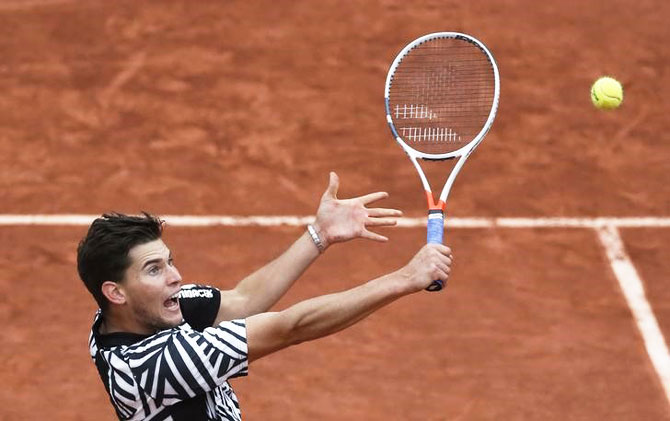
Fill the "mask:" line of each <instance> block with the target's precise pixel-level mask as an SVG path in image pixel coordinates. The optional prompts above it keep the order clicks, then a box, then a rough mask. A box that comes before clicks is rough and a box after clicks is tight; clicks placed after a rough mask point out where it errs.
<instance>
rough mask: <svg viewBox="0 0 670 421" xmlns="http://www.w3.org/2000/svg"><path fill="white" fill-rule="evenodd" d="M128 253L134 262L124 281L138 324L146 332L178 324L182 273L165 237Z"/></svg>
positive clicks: (127, 296)
mask: <svg viewBox="0 0 670 421" xmlns="http://www.w3.org/2000/svg"><path fill="white" fill-rule="evenodd" d="M128 256H129V257H130V260H131V265H130V267H129V268H128V270H127V271H126V276H125V278H124V280H123V282H122V285H123V290H124V292H125V297H126V303H127V305H128V309H129V311H130V312H131V317H133V319H135V322H136V323H137V324H138V325H139V326H138V327H139V328H140V329H141V330H143V331H144V333H154V332H156V331H158V330H163V329H169V328H173V327H175V326H178V325H179V324H180V323H181V322H182V314H181V308H180V307H179V299H178V293H179V290H180V289H181V275H179V271H178V270H177V268H176V267H175V266H174V262H173V260H172V254H171V253H170V250H169V249H168V248H167V246H166V245H165V243H163V240H160V239H159V240H155V241H152V242H149V243H145V244H140V245H138V246H135V247H133V248H132V249H130V251H129V252H128ZM138 333H139V332H138Z"/></svg>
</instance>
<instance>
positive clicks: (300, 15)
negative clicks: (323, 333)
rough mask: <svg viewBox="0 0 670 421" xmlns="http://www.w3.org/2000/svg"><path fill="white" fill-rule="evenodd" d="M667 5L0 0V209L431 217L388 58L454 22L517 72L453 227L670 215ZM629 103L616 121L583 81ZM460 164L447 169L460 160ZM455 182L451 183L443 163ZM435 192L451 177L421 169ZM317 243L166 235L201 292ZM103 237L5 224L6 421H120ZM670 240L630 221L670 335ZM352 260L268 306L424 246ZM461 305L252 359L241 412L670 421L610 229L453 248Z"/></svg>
mask: <svg viewBox="0 0 670 421" xmlns="http://www.w3.org/2000/svg"><path fill="white" fill-rule="evenodd" d="M668 16H670V3H668V2H666V1H662V0H656V1H651V0H637V1H635V2H630V1H626V0H610V1H608V2H598V1H590V2H583V1H576V0H567V1H562V2H538V1H532V0H524V1H521V0H520V1H507V2H501V1H486V2H485V1H472V2H457V1H428V0H422V1H413V2H406V1H395V0H386V1H381V0H380V1H369V2H354V1H335V0H324V1H304V0H303V1H287V2H278V1H249V2H243V1H227V2H221V1H198V2H192V1H186V0H183V1H173V0H169V1H160V2H159V1H154V2H150V1H146V2H136V1H113V2H112V1H104V2H103V1H94V0H82V1H59V0H26V1H19V0H4V1H0V33H1V34H2V36H0V56H1V57H2V60H0V92H2V94H1V95H0V214H41V213H45V214H62V213H68V214H69V213H76V214H99V213H102V212H105V211H110V210H116V211H122V212H128V213H137V212H139V211H140V210H147V211H150V212H153V213H156V214H159V215H174V214H189V215H210V214H216V215H310V214H313V213H314V211H315V210H316V206H317V204H318V199H319V197H320V195H321V193H322V191H323V189H325V187H326V184H327V179H328V171H329V170H334V171H336V172H337V173H338V174H339V175H340V178H341V181H342V182H341V188H340V196H341V197H351V196H355V195H360V194H364V193H368V192H371V191H376V190H385V191H388V192H389V193H390V194H391V197H390V198H389V199H388V200H386V201H385V202H384V203H383V205H384V206H389V207H396V208H399V209H402V210H403V211H404V212H405V214H406V215H408V216H422V215H424V212H425V210H424V209H425V198H424V194H423V189H422V188H421V185H420V183H419V179H418V177H417V176H416V174H415V172H414V169H413V168H412V166H411V164H410V163H409V161H408V160H407V158H406V157H405V156H404V154H403V153H402V151H401V149H400V148H399V147H398V146H397V145H395V144H394V142H393V140H392V139H391V136H390V133H389V131H388V128H387V126H386V122H385V119H384V112H383V110H384V107H383V86H384V79H385V76H386V71H387V68H388V65H389V64H390V62H391V61H392V59H393V58H394V57H395V55H396V54H397V52H398V51H399V50H400V49H401V48H402V47H403V46H404V45H405V44H406V43H407V42H408V41H410V40H412V39H414V38H416V37H418V36H419V35H423V34H426V33H429V32H435V31H443V30H452V31H461V32H466V33H470V34H472V35H474V36H476V37H478V38H479V39H481V40H482V41H483V42H484V43H486V45H487V46H488V47H489V48H490V50H491V51H492V52H493V54H494V55H495V56H496V59H497V60H498V64H499V67H500V73H501V86H502V92H501V101H500V109H499V113H498V117H497V119H496V122H495V124H494V126H493V129H492V130H491V132H490V133H489V135H488V136H487V138H486V140H485V141H484V143H482V145H481V147H480V149H478V150H477V151H476V152H475V153H474V154H473V156H472V157H471V158H470V160H469V162H468V163H467V164H466V166H465V168H464V170H463V171H462V173H461V174H460V175H459V178H458V180H457V181H456V185H455V187H454V189H453V191H452V195H451V198H450V200H449V203H448V204H447V214H448V215H450V216H460V217H469V216H476V217H498V216H508V217H546V216H570V217H572V216H575V217H598V216H631V217H635V216H663V217H665V216H670V200H669V199H668V198H670V183H668V181H667V180H668V174H670V139H669V138H668V133H670V120H668V118H667V111H668V109H670V101H669V100H668V99H667V98H668V96H667V95H665V96H663V93H664V92H663V90H662V89H659V87H664V86H670V73H668V71H667V70H668V68H670V56H669V53H668V49H667V48H665V47H664V44H663V42H664V41H665V40H668V39H670V29H668V25H667V22H666V21H667V17H668ZM603 74H610V75H612V76H614V77H616V78H617V79H618V80H620V81H621V82H622V83H623V85H624V89H625V101H624V103H623V105H622V107H621V108H620V109H618V110H616V111H614V112H608V113H606V112H601V111H598V110H596V109H594V108H593V106H592V105H591V103H590V99H589V87H590V85H591V83H592V82H593V80H595V79H596V78H597V77H598V76H600V75H603ZM443 164H444V163H443ZM443 164H441V165H443ZM427 172H428V176H429V179H432V180H435V181H434V184H435V189H436V190H438V189H439V187H440V186H441V183H442V181H443V179H444V173H445V169H444V167H443V166H442V167H441V166H440V165H437V166H429V168H428V171H427ZM302 229H303V228H299V227H217V228H180V227H168V229H167V231H166V235H165V240H166V242H167V243H168V245H169V246H170V247H171V249H172V251H173V252H174V254H175V256H176V259H177V260H176V263H177V265H178V267H179V268H180V270H181V272H182V275H183V276H184V279H185V281H186V282H203V283H209V284H212V285H215V286H218V287H221V288H228V287H231V286H233V285H235V282H236V281H238V280H239V279H241V278H242V277H244V276H245V275H246V274H248V273H250V272H251V271H253V270H254V269H256V268H258V267H259V266H261V265H262V264H264V263H265V262H267V261H268V260H269V259H271V258H273V257H275V256H277V255H278V254H279V253H281V252H282V251H283V250H284V249H285V248H286V247H287V246H288V245H290V244H291V242H292V241H293V240H294V239H296V238H297V237H298V236H299V235H300V234H301V233H302ZM85 230H86V228H85V227H81V226H80V227H49V226H29V227H16V226H0V321H1V322H2V325H3V330H2V336H1V337H2V341H1V346H0V379H1V383H0V384H1V385H2V386H1V387H0V419H2V420H45V419H54V420H60V419H63V420H73V419H74V420H92V419H96V420H106V419H114V413H113V410H112V407H111V405H110V404H109V402H108V398H107V396H106V393H105V391H104V388H103V385H102V383H101V382H100V380H99V378H98V377H97V372H96V370H95V368H94V366H93V364H92V363H91V361H90V358H89V357H88V349H87V338H88V332H89V327H90V322H91V321H92V318H93V313H94V311H95V306H94V302H93V300H92V299H91V298H90V297H89V295H88V293H87V292H86V290H85V289H84V287H83V285H82V284H81V281H80V280H79V279H78V277H77V274H76V269H75V260H76V252H75V251H76V246H77V243H78V241H79V239H80V238H81V237H82V236H83V234H84V233H85ZM669 231H670V230H668V229H653V228H649V229H624V230H622V232H621V234H622V238H623V240H624V243H625V245H626V247H627V250H628V252H629V254H630V257H631V260H632V261H633V263H634V264H635V266H636V268H637V269H638V271H639V274H640V276H641V278H642V279H643V280H644V282H645V286H646V288H647V294H648V297H649V302H650V304H651V305H652V308H653V310H654V312H655V313H656V316H657V318H658V322H659V325H660V327H661V330H662V331H663V333H664V334H665V336H666V337H668V336H669V335H670V305H669V304H668V303H669V302H670V293H669V292H668V291H669V290H670V289H669V288H668V285H669V284H668V280H669V279H670V263H668V262H669V261H670V260H669V259H668V258H667V255H668V244H670V232H669ZM381 232H383V233H384V234H385V235H388V236H389V237H390V240H391V241H390V242H389V243H388V244H376V243H367V242H364V241H362V240H356V241H354V242H351V243H348V244H343V245H337V246H335V247H333V248H332V249H330V250H328V252H327V253H326V254H325V255H324V256H323V257H322V258H321V259H320V260H319V261H318V262H317V263H316V264H315V265H313V266H312V267H311V268H310V269H309V270H308V271H307V273H306V274H305V275H304V277H303V279H301V280H300V281H299V282H298V283H297V284H296V286H295V287H294V289H293V290H291V291H290V292H289V293H288V294H287V296H286V297H285V298H284V299H283V300H282V301H281V302H280V303H279V304H278V305H277V306H276V309H282V308H285V307H286V306H288V305H290V304H292V303H295V302H297V301H299V300H301V299H305V298H308V297H311V296H314V295H318V294H323V293H327V292H333V291H337V290H341V289H345V288H348V287H351V286H354V285H357V284H359V283H361V282H363V281H365V280H367V279H370V278H373V277H376V276H378V275H381V274H384V273H386V272H388V271H391V270H394V269H397V268H398V267H400V266H401V265H403V264H404V263H405V262H407V260H408V259H409V258H410V257H411V256H412V255H413V253H414V252H415V251H416V250H418V248H419V247H420V246H421V245H422V244H423V242H424V238H425V229H424V228H412V229H410V228H394V229H384V230H381ZM445 238H446V242H447V243H448V244H449V245H451V246H452V247H453V249H454V252H455V254H456V259H457V261H456V263H455V265H454V272H453V277H452V279H451V280H450V282H449V286H448V289H447V290H445V291H444V292H442V293H421V294H416V295H414V296H411V297H407V298H405V299H403V300H400V301H398V302H396V303H394V304H392V305H391V306H389V307H387V308H385V309H383V310H381V311H379V312H378V313H376V314H374V315H373V316H371V317H370V318H368V319H366V320H365V321H363V322H361V323H360V324H358V325H356V326H354V327H352V328H350V329H348V330H346V331H343V332H340V333H338V334H336V335H334V336H331V337H328V338H324V339H322V340H319V341H316V342H312V343H305V344H302V345H299V346H296V347H293V348H290V349H288V350H285V351H283V352H280V353H277V354H275V355H272V356H269V357H267V358H265V359H262V360H260V361H258V362H256V363H254V364H253V365H252V366H251V368H250V374H249V376H248V377H246V378H242V379H237V380H234V382H233V386H234V387H235V389H236V391H237V393H238V396H239V398H240V401H241V406H242V412H243V416H244V417H245V419H246V420H321V421H326V420H343V419H351V420H380V421H381V420H516V419H524V420H538V419H542V420H566V419H570V420H601V419H607V420H670V406H669V403H668V401H667V399H666V396H665V393H664V391H663V388H662V386H661V383H660V381H659V379H658V376H657V374H656V372H655V370H654V368H653V366H652V364H651V362H650V360H649V357H648V355H647V353H646V351H645V348H644V343H643V341H642V337H641V335H640V333H639V331H638V330H637V328H636V325H635V321H634V319H633V317H632V314H631V311H630V310H629V308H628V306H627V304H626V301H625V300H624V298H623V295H622V293H621V291H620V288H619V285H618V283H617V280H616V278H615V276H614V274H613V273H612V270H611V268H610V265H609V262H608V260H607V258H606V255H605V252H604V251H603V249H602V246H601V245H600V243H599V241H598V238H597V235H596V234H595V232H593V231H591V230H587V229H535V230H532V229H448V230H447V232H446V234H445Z"/></svg>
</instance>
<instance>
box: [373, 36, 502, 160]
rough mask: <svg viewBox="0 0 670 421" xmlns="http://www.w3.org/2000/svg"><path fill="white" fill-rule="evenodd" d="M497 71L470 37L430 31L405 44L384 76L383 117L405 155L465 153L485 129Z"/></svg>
mask: <svg viewBox="0 0 670 421" xmlns="http://www.w3.org/2000/svg"><path fill="white" fill-rule="evenodd" d="M499 96H500V76H499V74H498V66H497V64H496V62H495V59H494V58H493V55H492V54H491V52H490V51H489V50H488V49H487V48H486V46H485V45H484V44H483V43H482V42H480V41H479V40H477V39H476V38H474V37H472V36H470V35H466V34H462V33H458V32H436V33H432V34H428V35H424V36H422V37H420V38H417V39H416V40H414V41H412V42H411V43H409V44H408V45H407V46H406V47H405V48H403V50H402V51H400V53H399V54H398V55H397V56H396V58H395V60H394V61H393V63H392V64H391V67H390V68H389V72H388V75H387V77H386V86H385V93H384V100H385V101H384V102H385V106H386V121H387V122H388V125H389V127H390V129H391V132H392V134H393V137H394V138H395V139H396V141H397V142H398V143H399V144H400V145H401V146H402V147H403V149H404V150H405V152H407V153H408V154H409V155H410V156H413V157H416V158H422V159H426V160H443V159H451V158H455V157H459V156H463V155H466V156H467V155H469V154H470V153H471V152H472V151H473V150H474V148H475V147H476V146H477V145H478V144H479V143H480V142H481V141H482V139H483V138H484V136H486V133H487V132H488V131H489V129H490V128H491V125H492V124H493V120H494V119H495V115H496V112H497V109H498V98H499Z"/></svg>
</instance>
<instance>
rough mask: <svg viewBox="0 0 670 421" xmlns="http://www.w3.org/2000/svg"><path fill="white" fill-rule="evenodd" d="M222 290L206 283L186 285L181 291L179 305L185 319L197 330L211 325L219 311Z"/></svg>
mask: <svg viewBox="0 0 670 421" xmlns="http://www.w3.org/2000/svg"><path fill="white" fill-rule="evenodd" d="M220 304H221V292H220V291H219V290H218V289H216V288H214V287H210V286H205V285H195V284H190V285H184V286H182V288H181V291H180V292H179V306H180V307H181V314H182V316H183V317H184V321H186V323H188V324H189V325H191V327H192V328H193V329H195V330H197V331H200V332H202V331H203V330H205V329H206V328H208V327H211V326H212V325H213V324H214V321H215V320H216V315H217V314H218V313H219V305H220Z"/></svg>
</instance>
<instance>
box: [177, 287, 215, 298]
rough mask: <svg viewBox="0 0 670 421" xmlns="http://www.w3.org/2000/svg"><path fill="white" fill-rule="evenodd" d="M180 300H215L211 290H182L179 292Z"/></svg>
mask: <svg viewBox="0 0 670 421" xmlns="http://www.w3.org/2000/svg"><path fill="white" fill-rule="evenodd" d="M179 298H214V294H213V293H212V290H211V289H204V288H191V289H182V290H181V291H180V292H179Z"/></svg>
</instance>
